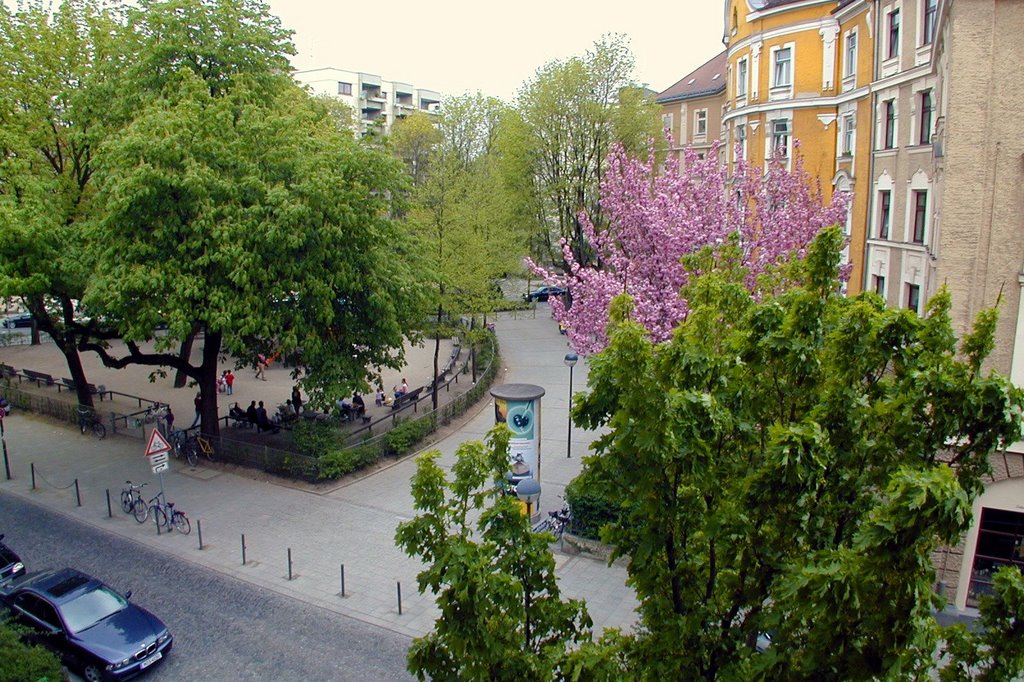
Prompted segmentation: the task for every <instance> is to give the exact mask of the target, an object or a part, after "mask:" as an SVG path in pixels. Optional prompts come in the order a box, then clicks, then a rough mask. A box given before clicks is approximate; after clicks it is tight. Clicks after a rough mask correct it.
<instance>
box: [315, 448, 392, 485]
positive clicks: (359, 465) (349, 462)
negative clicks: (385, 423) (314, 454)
mask: <svg viewBox="0 0 1024 682" xmlns="http://www.w3.org/2000/svg"><path fill="white" fill-rule="evenodd" d="M379 455H380V453H379V451H378V450H377V448H375V447H373V446H371V445H361V446H358V447H354V448H346V449H344V450H332V451H330V452H328V453H327V454H325V455H324V456H323V457H321V458H320V471H319V478H320V480H325V481H326V480H331V479H336V478H341V477H342V476H347V475H348V474H351V473H352V472H354V471H359V470H360V469H364V468H366V467H368V466H370V465H371V464H374V463H376V462H377V461H378V460H379V459H380V456H379Z"/></svg>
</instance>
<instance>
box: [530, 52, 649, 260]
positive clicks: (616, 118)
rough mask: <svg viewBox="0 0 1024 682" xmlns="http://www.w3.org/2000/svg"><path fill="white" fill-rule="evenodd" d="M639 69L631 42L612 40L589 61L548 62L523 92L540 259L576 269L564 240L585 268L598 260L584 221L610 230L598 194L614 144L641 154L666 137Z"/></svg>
mask: <svg viewBox="0 0 1024 682" xmlns="http://www.w3.org/2000/svg"><path fill="white" fill-rule="evenodd" d="M633 70H634V59H633V55H632V52H630V50H629V47H628V44H627V42H626V39H625V38H624V37H623V36H620V35H608V36H604V37H602V38H601V39H600V40H598V41H597V42H595V43H594V46H593V48H592V49H590V50H588V51H587V52H586V53H585V54H584V55H583V56H577V57H572V58H570V59H567V60H564V61H552V62H550V63H548V64H545V65H544V66H542V67H541V68H540V69H538V70H537V73H536V75H535V76H534V77H533V78H532V79H531V80H530V81H528V82H527V83H526V84H525V85H524V86H523V88H522V89H521V90H520V92H519V95H518V98H517V101H516V109H517V111H518V114H519V116H520V117H521V118H522V121H523V122H524V124H525V125H523V126H519V127H518V129H517V130H518V133H519V135H518V137H519V144H517V145H514V146H512V147H510V149H516V150H518V151H519V153H522V154H525V155H526V158H527V168H528V169H529V170H528V172H529V177H530V178H531V179H532V180H533V183H534V186H533V191H534V193H535V195H536V197H537V199H539V200H540V203H539V204H537V205H535V208H536V209H537V213H536V214H535V220H536V223H535V224H536V228H537V231H538V232H540V234H541V235H542V236H543V238H542V241H541V242H540V244H543V251H544V253H538V254H535V255H536V256H537V257H538V258H539V259H540V260H541V261H542V262H547V261H549V260H553V261H554V263H555V265H556V266H558V267H561V268H562V269H563V270H565V271H568V264H567V263H565V261H564V259H563V258H562V256H561V253H560V249H559V248H558V246H557V242H558V241H559V240H562V239H564V240H565V241H566V242H568V244H569V245H570V247H571V249H572V252H573V254H575V257H576V260H577V262H580V263H583V264H589V263H590V262H591V260H592V254H591V253H590V246H589V245H588V244H587V243H586V240H585V238H584V234H583V229H582V226H581V224H580V220H579V215H580V213H581V212H583V211H586V213H587V215H589V216H590V218H591V220H592V221H594V223H595V224H596V225H598V226H603V225H604V223H603V220H602V217H601V207H600V204H599V201H598V198H599V196H598V195H599V191H600V184H601V177H602V175H603V173H604V169H605V159H606V157H607V156H608V154H609V153H610V151H611V148H612V144H613V143H615V142H619V143H621V144H622V145H623V146H624V147H625V148H626V149H627V150H629V151H631V152H639V151H641V150H642V149H643V148H644V147H645V145H646V144H647V141H648V140H649V139H652V138H653V139H659V138H660V135H659V131H658V127H659V123H658V120H657V116H656V113H655V109H654V103H653V99H651V98H650V96H649V94H648V93H646V92H645V91H644V90H643V89H642V88H641V87H640V86H639V85H638V84H637V83H636V81H635V80H634V77H633ZM552 237H554V239H552Z"/></svg>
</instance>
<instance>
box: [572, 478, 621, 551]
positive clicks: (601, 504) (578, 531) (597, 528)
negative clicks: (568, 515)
mask: <svg viewBox="0 0 1024 682" xmlns="http://www.w3.org/2000/svg"><path fill="white" fill-rule="evenodd" d="M588 471H589V470H588V469H584V470H583V471H582V472H581V473H580V475H579V476H577V477H576V478H574V479H573V480H572V481H570V482H569V485H567V486H566V487H565V499H566V501H567V502H568V503H569V506H570V507H571V508H572V533H573V535H578V536H580V537H584V538H588V539H590V540H600V539H601V528H602V527H603V526H605V525H608V524H611V523H617V522H618V520H619V518H620V516H621V512H620V510H619V508H618V507H617V506H616V505H615V504H614V503H613V502H611V501H609V500H607V499H605V498H603V497H601V496H600V495H598V494H597V493H596V492H595V490H594V486H593V485H590V484H589V481H588V478H589V474H588Z"/></svg>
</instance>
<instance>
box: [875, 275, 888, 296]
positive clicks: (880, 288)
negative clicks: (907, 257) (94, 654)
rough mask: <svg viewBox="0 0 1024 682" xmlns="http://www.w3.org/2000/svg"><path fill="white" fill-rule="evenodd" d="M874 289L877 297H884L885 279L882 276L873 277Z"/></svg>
mask: <svg viewBox="0 0 1024 682" xmlns="http://www.w3.org/2000/svg"><path fill="white" fill-rule="evenodd" d="M874 280H875V281H874V289H875V293H876V294H878V295H879V296H882V297H884V296H885V277H883V276H882V275H874Z"/></svg>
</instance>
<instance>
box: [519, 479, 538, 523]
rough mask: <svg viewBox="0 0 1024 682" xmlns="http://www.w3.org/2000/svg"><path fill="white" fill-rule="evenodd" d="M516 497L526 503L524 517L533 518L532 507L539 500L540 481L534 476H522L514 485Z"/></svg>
mask: <svg viewBox="0 0 1024 682" xmlns="http://www.w3.org/2000/svg"><path fill="white" fill-rule="evenodd" d="M515 491H516V497H518V498H519V499H520V501H522V502H525V503H526V518H528V519H530V520H531V521H532V520H533V507H534V505H536V504H537V501H538V500H540V483H538V482H537V479H535V478H524V479H523V480H521V481H519V483H517V484H516V487H515Z"/></svg>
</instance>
